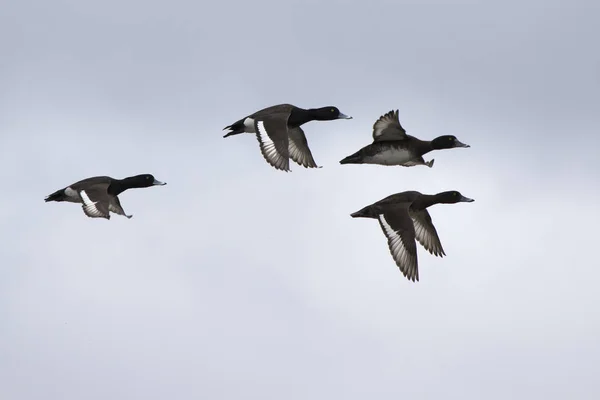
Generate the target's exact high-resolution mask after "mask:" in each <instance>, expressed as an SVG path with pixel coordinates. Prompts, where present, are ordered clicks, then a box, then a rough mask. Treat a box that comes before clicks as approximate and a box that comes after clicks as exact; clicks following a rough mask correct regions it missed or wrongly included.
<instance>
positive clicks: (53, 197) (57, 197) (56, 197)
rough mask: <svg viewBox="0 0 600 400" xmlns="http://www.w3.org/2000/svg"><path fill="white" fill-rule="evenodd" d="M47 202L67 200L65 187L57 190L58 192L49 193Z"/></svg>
mask: <svg viewBox="0 0 600 400" xmlns="http://www.w3.org/2000/svg"><path fill="white" fill-rule="evenodd" d="M44 201H45V202H49V201H65V189H60V190H57V191H56V192H54V193H52V194H49V195H48V196H46V198H45V199H44Z"/></svg>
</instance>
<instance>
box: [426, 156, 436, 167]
mask: <svg viewBox="0 0 600 400" xmlns="http://www.w3.org/2000/svg"><path fill="white" fill-rule="evenodd" d="M434 161H435V160H434V159H433V158H432V159H431V161H427V162H426V163H425V165H427V166H428V167H429V168H431V167H433V162H434Z"/></svg>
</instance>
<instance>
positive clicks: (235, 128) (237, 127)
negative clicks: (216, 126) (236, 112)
mask: <svg viewBox="0 0 600 400" xmlns="http://www.w3.org/2000/svg"><path fill="white" fill-rule="evenodd" d="M245 119H246V118H242V119H240V120H239V121H236V122H234V123H233V124H231V125H229V126H226V127H225V128H223V130H226V129H231V132H227V134H226V135H225V136H223V137H224V138H226V137H227V136H231V135H239V134H240V133H244V132H245V126H244V120H245Z"/></svg>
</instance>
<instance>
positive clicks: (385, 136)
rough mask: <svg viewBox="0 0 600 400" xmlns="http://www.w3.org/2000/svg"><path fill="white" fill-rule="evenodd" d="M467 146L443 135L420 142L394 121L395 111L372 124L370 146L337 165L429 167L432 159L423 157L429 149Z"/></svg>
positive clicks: (396, 120)
mask: <svg viewBox="0 0 600 400" xmlns="http://www.w3.org/2000/svg"><path fill="white" fill-rule="evenodd" d="M455 147H471V146H469V145H468V144H464V143H461V142H460V141H459V140H458V139H457V138H456V136H452V135H445V136H440V137H437V138H435V139H433V140H431V141H426V140H420V139H417V138H416V137H414V136H410V135H407V134H406V131H405V130H404V128H403V127H402V125H400V120H399V119H398V110H396V111H390V112H388V113H387V114H385V115H382V116H381V117H379V119H378V120H377V121H375V124H373V143H371V144H370V145H368V146H365V147H363V148H362V149H360V150H359V151H357V152H356V153H354V154H352V155H350V156H348V157H346V158H344V159H343V160H341V161H340V164H379V165H401V166H403V167H412V166H415V165H427V166H428V167H429V168H431V167H433V161H434V160H433V159H432V160H431V161H427V162H426V161H425V160H424V159H423V155H424V154H427V153H429V152H430V151H432V150H441V149H452V148H455Z"/></svg>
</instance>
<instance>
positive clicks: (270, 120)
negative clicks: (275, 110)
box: [254, 114, 290, 171]
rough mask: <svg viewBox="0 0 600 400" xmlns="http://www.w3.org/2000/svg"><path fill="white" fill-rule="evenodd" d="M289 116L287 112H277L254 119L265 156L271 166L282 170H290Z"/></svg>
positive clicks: (261, 149) (257, 136)
mask: <svg viewBox="0 0 600 400" xmlns="http://www.w3.org/2000/svg"><path fill="white" fill-rule="evenodd" d="M287 118H288V115H286V114H275V115H271V116H268V117H265V118H264V119H260V120H257V119H255V120H254V128H255V130H256V138H257V139H258V143H259V144H260V151H261V153H262V155H263V157H264V158H265V160H266V161H267V162H268V163H269V164H270V165H271V166H273V167H274V168H276V169H279V170H282V171H289V170H290V154H289V150H288V146H289V144H288V142H289V140H288V129H287Z"/></svg>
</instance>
